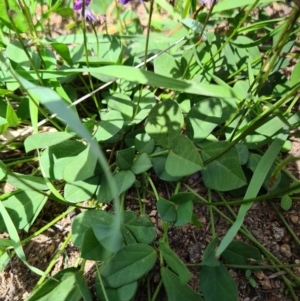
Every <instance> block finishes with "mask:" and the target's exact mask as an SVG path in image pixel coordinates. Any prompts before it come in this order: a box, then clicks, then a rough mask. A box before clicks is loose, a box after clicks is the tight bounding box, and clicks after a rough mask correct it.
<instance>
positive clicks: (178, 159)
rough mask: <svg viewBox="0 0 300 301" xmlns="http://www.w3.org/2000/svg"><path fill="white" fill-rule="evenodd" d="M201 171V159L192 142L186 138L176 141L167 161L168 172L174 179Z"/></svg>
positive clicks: (180, 137) (181, 137)
mask: <svg viewBox="0 0 300 301" xmlns="http://www.w3.org/2000/svg"><path fill="white" fill-rule="evenodd" d="M201 169H203V163H202V160H201V157H200V155H199V153H198V151H197V149H196V147H195V146H194V144H193V143H192V142H191V140H189V139H188V138H187V137H186V136H179V137H177V138H176V139H174V140H173V141H172V148H171V150H170V152H169V155H168V157H167V161H166V172H167V173H168V174H170V175H171V176H173V177H184V176H188V175H192V174H194V173H195V172H197V171H199V170H201Z"/></svg>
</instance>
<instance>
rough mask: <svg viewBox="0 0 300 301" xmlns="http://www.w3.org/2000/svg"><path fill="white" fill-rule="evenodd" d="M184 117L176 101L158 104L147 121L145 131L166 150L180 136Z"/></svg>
mask: <svg viewBox="0 0 300 301" xmlns="http://www.w3.org/2000/svg"><path fill="white" fill-rule="evenodd" d="M183 122H184V120H183V115H182V113H181V111H180V107H179V106H178V104H177V103H176V102H175V101H172V100H165V101H163V102H160V103H158V104H156V106H155V107H154V108H153V109H152V110H151V111H150V113H149V117H148V118H147V120H146V125H145V131H146V133H148V134H149V136H151V137H152V138H153V139H154V140H155V141H156V142H157V143H158V144H159V145H161V146H164V147H166V148H168V147H170V146H171V143H172V140H173V139H175V138H176V137H178V136H179V135H180V132H181V129H182V127H183Z"/></svg>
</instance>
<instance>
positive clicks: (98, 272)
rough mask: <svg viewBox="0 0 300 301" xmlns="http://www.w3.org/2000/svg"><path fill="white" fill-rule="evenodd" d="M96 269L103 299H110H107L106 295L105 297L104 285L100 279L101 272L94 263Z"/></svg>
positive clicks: (107, 300) (106, 300)
mask: <svg viewBox="0 0 300 301" xmlns="http://www.w3.org/2000/svg"><path fill="white" fill-rule="evenodd" d="M96 270H97V275H98V279H99V282H100V286H101V289H102V292H103V295H104V298H105V301H110V300H109V299H108V297H107V294H106V291H105V287H104V284H103V281H102V277H101V274H100V270H99V267H98V264H97V263H96ZM111 301H112V300H111Z"/></svg>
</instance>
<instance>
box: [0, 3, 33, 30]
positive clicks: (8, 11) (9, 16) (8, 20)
mask: <svg viewBox="0 0 300 301" xmlns="http://www.w3.org/2000/svg"><path fill="white" fill-rule="evenodd" d="M7 4H8V6H7ZM0 11H1V14H0V20H1V21H2V22H3V23H4V24H5V25H6V26H7V27H8V28H9V29H11V30H12V31H14V30H15V28H16V29H17V30H18V31H19V32H29V26H28V23H27V20H26V18H25V15H24V12H23V11H22V10H21V9H20V6H19V4H18V2H16V1H15V0H8V1H7V2H6V1H1V2H0ZM12 20H13V22H14V25H12Z"/></svg>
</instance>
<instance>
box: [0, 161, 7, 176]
mask: <svg viewBox="0 0 300 301" xmlns="http://www.w3.org/2000/svg"><path fill="white" fill-rule="evenodd" d="M6 174H7V168H6V165H5V164H4V163H3V162H2V161H1V160H0V180H2V179H3V178H4V177H5V176H6Z"/></svg>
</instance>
